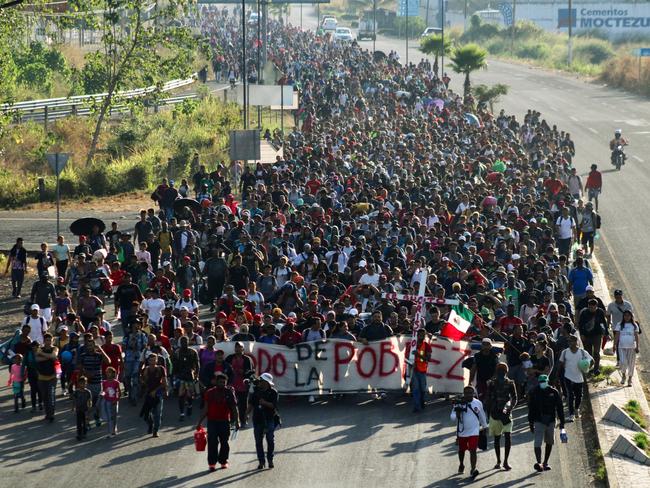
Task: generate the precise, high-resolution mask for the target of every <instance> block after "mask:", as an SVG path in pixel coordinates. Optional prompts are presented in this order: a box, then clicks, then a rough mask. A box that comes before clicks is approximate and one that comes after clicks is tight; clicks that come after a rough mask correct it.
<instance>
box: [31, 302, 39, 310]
mask: <svg viewBox="0 0 650 488" xmlns="http://www.w3.org/2000/svg"><path fill="white" fill-rule="evenodd" d="M29 309H30V310H40V309H41V307H39V306H38V303H34V304H33V305H32V306H31V307H29Z"/></svg>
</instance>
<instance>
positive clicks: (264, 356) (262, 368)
mask: <svg viewBox="0 0 650 488" xmlns="http://www.w3.org/2000/svg"><path fill="white" fill-rule="evenodd" d="M264 361H266V364H265V363H264ZM271 365H272V362H271V355H270V354H269V353H268V351H266V350H265V349H262V348H261V347H260V348H259V350H258V351H257V372H258V373H259V374H262V373H268V372H269V371H271Z"/></svg>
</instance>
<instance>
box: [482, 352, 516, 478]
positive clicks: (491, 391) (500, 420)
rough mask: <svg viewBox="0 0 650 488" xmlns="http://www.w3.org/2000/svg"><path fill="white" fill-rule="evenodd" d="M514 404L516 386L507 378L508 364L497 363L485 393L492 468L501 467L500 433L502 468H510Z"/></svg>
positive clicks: (507, 469)
mask: <svg viewBox="0 0 650 488" xmlns="http://www.w3.org/2000/svg"><path fill="white" fill-rule="evenodd" d="M516 405H517V388H516V386H515V382H514V381H512V380H511V379H508V365H507V364H505V363H499V364H498V365H497V370H496V376H495V377H494V378H492V379H491V380H490V381H488V387H487V394H486V395H485V411H486V412H487V414H488V416H489V417H490V421H489V423H488V428H489V431H490V435H491V436H494V453H495V454H496V456H497V463H496V465H495V466H494V469H501V435H503V437H504V439H505V452H504V456H503V469H505V470H506V471H510V470H511V469H512V468H511V467H510V465H509V464H508V457H509V456H510V448H511V446H512V439H511V434H512V416H511V412H512V410H513V409H514V408H515V406H516Z"/></svg>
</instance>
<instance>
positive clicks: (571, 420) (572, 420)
mask: <svg viewBox="0 0 650 488" xmlns="http://www.w3.org/2000/svg"><path fill="white" fill-rule="evenodd" d="M575 419H576V416H575V415H569V416H568V417H567V419H566V420H567V422H574V421H575Z"/></svg>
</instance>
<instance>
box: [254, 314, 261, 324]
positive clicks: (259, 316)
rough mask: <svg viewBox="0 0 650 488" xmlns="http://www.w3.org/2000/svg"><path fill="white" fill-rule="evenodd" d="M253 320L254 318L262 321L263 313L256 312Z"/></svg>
mask: <svg viewBox="0 0 650 488" xmlns="http://www.w3.org/2000/svg"><path fill="white" fill-rule="evenodd" d="M253 320H254V321H257V322H261V321H262V314H261V313H256V314H255V315H254V316H253Z"/></svg>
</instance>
